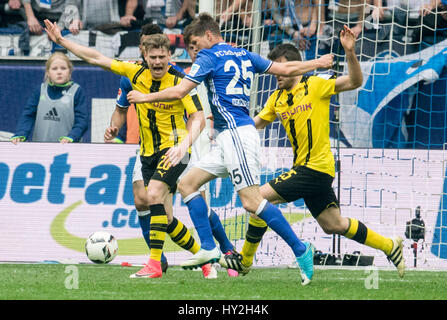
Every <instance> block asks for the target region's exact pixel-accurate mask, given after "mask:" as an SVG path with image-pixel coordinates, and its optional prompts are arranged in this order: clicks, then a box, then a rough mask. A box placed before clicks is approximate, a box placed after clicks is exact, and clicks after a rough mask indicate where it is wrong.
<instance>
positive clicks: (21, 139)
mask: <svg viewBox="0 0 447 320" xmlns="http://www.w3.org/2000/svg"><path fill="white" fill-rule="evenodd" d="M17 138H19V139H20V142H23V141H25V140H26V137H25V136H14V137H11V139H9V141H12V140H14V139H17Z"/></svg>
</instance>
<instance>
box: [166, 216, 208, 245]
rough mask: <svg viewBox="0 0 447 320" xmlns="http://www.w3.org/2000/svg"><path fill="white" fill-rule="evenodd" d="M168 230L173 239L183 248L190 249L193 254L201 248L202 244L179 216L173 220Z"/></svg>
mask: <svg viewBox="0 0 447 320" xmlns="http://www.w3.org/2000/svg"><path fill="white" fill-rule="evenodd" d="M166 231H167V232H168V234H169V236H170V237H171V239H172V241H174V242H175V243H176V244H177V245H179V246H180V247H182V248H183V249H185V250H188V251H190V252H191V253H192V254H195V253H197V252H198V251H199V250H200V245H199V244H198V243H197V241H196V240H195V239H194V237H193V236H192V235H191V232H189V230H188V229H187V228H186V227H185V225H184V224H183V223H182V222H181V221H180V220H178V219H177V218H174V219H173V220H172V222H171V223H170V224H169V225H168V228H167V230H166Z"/></svg>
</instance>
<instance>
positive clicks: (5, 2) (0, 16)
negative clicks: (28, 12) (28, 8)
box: [0, 0, 25, 28]
mask: <svg viewBox="0 0 447 320" xmlns="http://www.w3.org/2000/svg"><path fill="white" fill-rule="evenodd" d="M24 16H25V12H24V10H23V8H22V3H21V2H20V0H0V28H9V27H10V26H11V25H14V24H16V23H18V22H21V21H24V18H25V17H24Z"/></svg>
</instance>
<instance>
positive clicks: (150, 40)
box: [141, 34, 171, 52]
mask: <svg viewBox="0 0 447 320" xmlns="http://www.w3.org/2000/svg"><path fill="white" fill-rule="evenodd" d="M141 47H142V48H143V49H144V51H145V52H148V51H149V50H151V49H154V48H156V49H159V48H165V49H166V50H168V52H170V50H171V41H170V40H169V38H168V36H166V35H165V34H151V35H149V36H147V37H146V38H145V39H144V40H143V42H142V43H141Z"/></svg>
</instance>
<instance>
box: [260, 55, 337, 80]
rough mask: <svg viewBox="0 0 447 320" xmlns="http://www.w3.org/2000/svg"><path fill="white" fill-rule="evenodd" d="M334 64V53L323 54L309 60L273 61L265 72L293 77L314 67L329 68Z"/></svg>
mask: <svg viewBox="0 0 447 320" xmlns="http://www.w3.org/2000/svg"><path fill="white" fill-rule="evenodd" d="M333 64H334V55H333V54H325V55H323V56H321V57H320V58H318V59H313V60H309V61H287V62H273V64H272V65H271V67H270V69H269V70H268V71H267V73H270V74H274V75H277V76H285V77H295V76H300V75H302V74H305V73H307V72H310V71H313V70H316V69H320V68H321V69H329V68H332V65H333Z"/></svg>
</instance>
